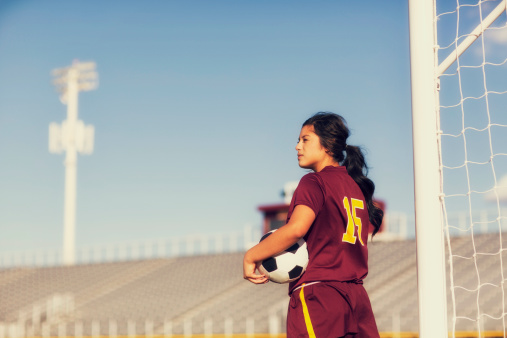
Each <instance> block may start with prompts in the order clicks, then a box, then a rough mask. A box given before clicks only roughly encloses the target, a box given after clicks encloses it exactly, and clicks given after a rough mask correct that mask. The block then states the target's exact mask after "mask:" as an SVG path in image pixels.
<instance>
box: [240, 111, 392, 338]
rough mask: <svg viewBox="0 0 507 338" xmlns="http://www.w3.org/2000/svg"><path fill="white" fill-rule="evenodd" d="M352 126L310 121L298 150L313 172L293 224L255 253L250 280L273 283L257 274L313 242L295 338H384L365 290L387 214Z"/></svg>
mask: <svg viewBox="0 0 507 338" xmlns="http://www.w3.org/2000/svg"><path fill="white" fill-rule="evenodd" d="M348 136H349V130H348V128H347V125H346V122H345V120H344V119H343V118H342V117H341V116H339V115H336V114H333V113H317V114H315V115H314V116H312V117H311V118H309V119H308V120H306V121H305V123H303V127H302V129H301V133H300V135H299V141H298V144H297V146H296V150H297V156H298V162H299V166H300V167H301V168H306V169H311V170H312V171H313V172H312V173H309V174H307V175H305V176H303V178H302V179H301V181H300V182H299V185H298V187H297V189H296V191H295V192H294V195H293V197H292V202H291V204H290V207H289V213H288V215H287V223H286V224H285V225H284V226H283V227H281V228H280V229H278V230H277V231H276V232H274V233H273V234H272V235H271V236H269V237H267V238H266V239H265V240H263V241H262V242H260V243H259V244H257V245H256V246H254V247H253V248H251V249H250V250H248V252H247V253H246V254H245V257H244V260H243V276H244V278H245V279H247V280H249V281H250V282H252V283H255V284H263V283H266V282H268V279H267V278H266V276H264V275H262V274H258V273H257V272H256V269H257V266H258V265H259V264H260V262H262V261H263V260H264V259H266V258H268V257H271V256H273V255H275V254H277V253H279V252H281V251H283V250H285V249H287V248H289V247H290V246H291V245H293V244H294V243H296V242H297V241H298V240H299V239H300V238H303V237H304V239H305V240H306V243H307V246H308V254H309V263H308V267H307V268H306V271H305V273H304V274H303V275H302V276H301V278H299V279H298V280H296V281H294V282H292V283H291V284H290V285H289V294H290V297H291V298H290V303H289V311H288V315H287V337H288V338H294V337H319V338H330V337H333V338H336V337H347V338H348V337H355V338H375V337H379V333H378V330H377V325H376V323H375V318H374V317H373V312H372V309H371V305H370V300H369V298H368V295H367V294H366V291H365V289H364V288H363V285H362V284H363V279H364V278H365V277H366V275H367V273H368V262H367V261H368V251H367V247H366V242H367V240H368V229H369V227H370V226H373V234H375V233H376V232H377V231H378V230H379V228H380V224H381V222H382V217H383V212H382V210H380V209H379V208H377V207H376V206H375V205H374V204H373V191H374V189H375V185H374V184H373V182H372V181H371V180H370V179H369V178H367V177H366V171H367V166H366V163H365V160H364V157H363V154H362V152H361V150H360V149H359V148H358V147H355V146H351V145H347V143H346V141H347V138H348Z"/></svg>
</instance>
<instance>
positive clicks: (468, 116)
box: [410, 0, 507, 338]
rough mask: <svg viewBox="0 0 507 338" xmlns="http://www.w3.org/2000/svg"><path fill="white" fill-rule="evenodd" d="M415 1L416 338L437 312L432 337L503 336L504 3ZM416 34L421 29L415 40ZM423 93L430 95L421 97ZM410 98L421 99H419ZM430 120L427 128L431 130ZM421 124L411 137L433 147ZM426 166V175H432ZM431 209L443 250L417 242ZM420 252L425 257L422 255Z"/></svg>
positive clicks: (506, 271) (426, 238)
mask: <svg viewBox="0 0 507 338" xmlns="http://www.w3.org/2000/svg"><path fill="white" fill-rule="evenodd" d="M423 2H424V1H419V2H417V1H416V0H410V5H411V8H410V21H411V22H410V25H411V27H410V28H411V41H410V43H411V63H412V64H411V69H412V109H413V116H414V120H413V121H414V122H413V123H414V171H415V181H416V227H417V228H418V229H417V236H418V237H420V238H417V245H418V275H419V276H418V283H419V302H420V305H419V312H420V316H419V318H420V326H421V327H420V332H421V337H423V338H424V337H430V336H432V335H434V336H433V337H436V336H437V334H436V333H435V332H436V331H435V330H434V331H433V333H431V334H426V333H428V332H429V331H430V330H432V329H433V328H431V329H428V327H429V326H431V325H428V324H429V323H431V320H428V318H430V316H431V312H432V311H433V312H435V311H436V312H438V311H440V310H439V309H437V307H443V308H444V310H443V312H442V313H441V314H443V317H445V315H447V320H446V321H445V320H444V325H442V327H443V329H442V330H441V331H440V333H439V334H438V336H439V337H440V336H442V337H443V335H444V333H445V336H447V332H446V331H447V330H448V332H449V336H452V337H458V336H459V337H461V336H463V332H467V334H468V336H474V337H493V336H494V337H507V333H506V332H507V326H506V318H505V317H506V315H507V290H506V286H505V281H506V277H507V268H506V267H507V232H505V231H507V23H506V1H505V0H453V1H451V0H438V1H435V2H433V6H432V7H431V6H429V5H428V3H430V2H428V1H426V4H424V5H422V7H421V3H423ZM424 6H426V7H424ZM428 7H430V8H428ZM417 11H419V12H417ZM421 12H424V13H426V14H424V13H422V14H421ZM431 12H433V13H431ZM428 13H429V14H428ZM418 15H419V16H423V17H424V16H425V15H426V16H427V17H428V18H430V19H431V20H429V21H432V22H431V23H429V24H428V25H426V24H424V23H422V21H423V20H424V19H419V17H418ZM427 21H428V20H427ZM419 24H420V25H419ZM416 25H419V27H423V28H422V30H421V32H422V33H420V34H419V33H418V30H419V28H417V27H415V26H416ZM425 25H426V26H425ZM428 35H432V37H431V39H430V38H427V36H428ZM425 36H426V40H425ZM430 40H431V41H430ZM421 41H422V44H420V42H421ZM430 42H432V43H433V45H431V43H430ZM418 46H419V47H418ZM418 48H419V49H418ZM428 49H432V55H429V58H431V57H433V60H428V58H426V61H429V62H426V61H420V58H419V55H416V54H421V53H422V52H421V51H423V52H424V53H425V52H426V51H427V50H428ZM425 62H426V65H429V67H427V68H426V70H429V73H430V75H429V76H430V78H428V77H426V78H425V79H426V80H428V81H426V82H424V81H425V80H424V77H425V75H424V74H422V73H420V74H419V75H418V71H419V70H418V67H424V65H423V64H424V63H425ZM423 73H424V70H423ZM431 77H432V79H431ZM421 79H422V80H421ZM429 80H431V81H432V83H431V84H430V85H429V86H428V85H427V84H428V83H429V82H430V81H429ZM428 87H432V88H429V91H427V88H428ZM420 91H427V94H428V95H426V96H424V95H423V96H420V93H419V92H420ZM424 98H430V100H429V101H431V103H430V106H429V107H426V108H422V109H420V110H421V114H419V113H417V110H418V109H419V107H418V105H420V104H423V103H422V102H423V101H425V99H424ZM418 114H419V115H418ZM425 114H426V115H425ZM433 115H435V117H436V119H434V120H433V121H431V119H432V118H433ZM418 116H419V117H418ZM421 116H422V117H421ZM428 119H429V120H430V123H429V124H428V125H426V126H424V127H421V128H426V129H433V130H429V134H430V135H433V136H431V137H432V138H433V139H432V140H430V139H425V140H424V139H418V137H419V136H418V135H419V134H421V132H420V131H418V128H419V126H418V123H420V122H421V121H425V120H428ZM432 122H433V123H432ZM432 124H433V125H432ZM431 133H433V134H431ZM425 142H426V144H424V143H425ZM429 143H431V144H433V143H435V144H436V145H435V153H431V154H429V153H430V152H431V151H430V152H427V151H426V150H427V148H428V146H427V145H428V144H429ZM430 148H431V146H430ZM428 154H429V155H428ZM425 156H428V157H425ZM434 157H436V158H437V160H436V162H435V163H437V165H436V166H435V167H436V170H433V167H432V163H433V162H432V161H433V158H434ZM428 159H430V160H429V161H428V162H429V164H428V169H427V171H435V172H438V174H437V175H436V176H434V177H431V175H430V176H427V175H426V173H425V172H424V170H425V169H424V163H422V162H424V161H426V160H428ZM435 177H436V180H438V181H439V182H438V188H437V190H433V191H431V192H430V195H432V196H430V197H429V198H428V199H427V200H428V201H429V203H427V204H425V206H424V207H422V203H421V201H422V200H423V199H426V197H424V196H423V195H421V194H420V193H419V195H418V192H417V190H418V187H419V190H421V187H422V190H424V189H425V187H424V186H425V185H432V183H431V181H435ZM433 183H434V182H433ZM418 184H419V185H418ZM435 195H438V196H435ZM435 200H438V203H437V204H438V205H437V208H436V209H437V211H436V213H438V218H434V219H433V220H436V221H437V222H435V223H439V224H440V225H441V226H439V227H437V228H439V231H440V232H441V233H442V232H443V234H442V236H441V238H442V241H441V242H443V243H440V242H439V241H438V238H440V234H438V233H437V232H433V233H431V235H425V232H426V230H424V232H423V229H422V228H424V227H432V226H433V225H430V224H428V219H424V218H423V217H422V216H421V214H425V213H434V211H435V208H434V207H433V206H434V205H435V204H432V201H435ZM418 203H420V204H419V206H418ZM418 214H419V215H418ZM418 216H419V217H418ZM432 240H434V244H433V245H434V251H439V250H440V247H439V246H440V244H442V245H441V247H442V255H441V258H442V259H444V257H445V270H444V269H442V270H444V271H445V273H444V274H443V275H442V277H443V278H442V284H443V285H444V289H445V290H444V292H443V293H440V294H439V293H438V292H435V293H434V294H433V295H432V292H431V289H430V288H426V291H424V290H423V289H424V288H425V285H427V284H428V283H427V282H425V278H426V279H431V278H432V271H435V272H436V274H435V278H436V279H439V278H440V277H439V276H438V273H439V267H438V266H434V267H431V265H438V264H435V262H438V261H435V260H434V261H433V263H432V262H430V261H429V260H426V258H425V256H426V255H428V254H429V255H431V254H432V253H431V244H428V242H431V241H432ZM425 246H426V247H427V248H429V250H426V249H424V250H423V249H422V248H423V247H425ZM435 257H436V256H435ZM422 261H425V262H422ZM441 265H442V266H444V264H441ZM428 266H430V267H429V268H428ZM432 269H433V270H432ZM435 285H437V286H438V283H436V284H433V288H434V289H435ZM436 289H438V287H437V288H436ZM432 297H433V298H435V297H436V298H438V297H440V298H444V303H443V304H442V306H438V305H435V304H438V302H434V303H431V302H430V301H427V298H432ZM445 298H447V301H445ZM429 303H430V305H429V306H428V304H429ZM431 304H432V305H431ZM425 307H426V308H425ZM431 307H433V309H431ZM445 308H447V309H446V310H445ZM445 322H447V327H446V328H445ZM442 332H443V333H442Z"/></svg>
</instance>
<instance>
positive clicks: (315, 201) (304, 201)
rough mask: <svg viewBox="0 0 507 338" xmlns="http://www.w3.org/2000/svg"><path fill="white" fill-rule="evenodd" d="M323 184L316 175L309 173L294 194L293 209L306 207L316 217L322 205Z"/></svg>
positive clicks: (302, 179)
mask: <svg viewBox="0 0 507 338" xmlns="http://www.w3.org/2000/svg"><path fill="white" fill-rule="evenodd" d="M324 196H325V191H324V184H323V183H322V180H321V179H320V177H318V176H317V175H315V174H313V173H311V174H307V175H305V176H303V178H301V181H299V184H298V187H297V188H296V191H295V192H294V207H296V206H297V205H306V206H307V207H309V208H310V209H312V210H313V212H314V213H315V216H317V215H318V214H319V212H320V210H321V209H322V206H323V205H324V199H325V197H324Z"/></svg>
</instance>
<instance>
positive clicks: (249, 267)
mask: <svg viewBox="0 0 507 338" xmlns="http://www.w3.org/2000/svg"><path fill="white" fill-rule="evenodd" d="M258 267H259V264H257V263H256V262H254V261H252V260H251V259H250V257H249V254H248V252H247V253H246V254H245V257H244V258H243V278H244V279H246V280H248V281H249V282H252V283H254V284H265V283H267V282H269V279H268V278H267V277H266V276H264V275H260V274H257V273H256V272H255V271H256V270H257V268H258Z"/></svg>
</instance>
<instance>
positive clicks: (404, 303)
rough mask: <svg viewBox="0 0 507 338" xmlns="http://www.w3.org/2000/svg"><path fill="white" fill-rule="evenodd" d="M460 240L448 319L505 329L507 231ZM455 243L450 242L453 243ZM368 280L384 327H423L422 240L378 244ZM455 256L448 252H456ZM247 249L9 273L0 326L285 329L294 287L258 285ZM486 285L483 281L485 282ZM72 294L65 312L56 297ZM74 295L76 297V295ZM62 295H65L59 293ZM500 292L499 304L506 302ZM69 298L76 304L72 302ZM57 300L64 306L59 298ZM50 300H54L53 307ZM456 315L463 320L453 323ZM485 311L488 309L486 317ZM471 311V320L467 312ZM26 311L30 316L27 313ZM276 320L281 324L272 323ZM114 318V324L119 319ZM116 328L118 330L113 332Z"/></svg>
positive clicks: (121, 330)
mask: <svg viewBox="0 0 507 338" xmlns="http://www.w3.org/2000/svg"><path fill="white" fill-rule="evenodd" d="M501 237H502V238H500V236H499V235H498V234H496V235H493V234H485V235H476V236H474V237H473V243H471V240H470V238H467V237H456V238H453V239H452V240H451V243H450V249H451V250H450V251H451V254H452V257H451V259H452V261H453V270H454V274H453V278H452V279H451V278H448V284H449V287H452V288H453V289H454V290H455V300H456V308H454V307H453V306H452V302H451V293H450V292H448V294H449V305H448V312H449V324H450V325H451V326H453V325H455V326H456V328H457V329H459V330H477V328H478V327H481V328H482V329H486V330H500V329H503V326H502V325H503V324H502V320H501V319H495V318H497V317H501V316H502V314H503V312H504V311H505V309H503V308H502V306H503V305H502V301H501V300H502V299H504V297H505V295H504V290H503V289H502V287H503V281H504V274H505V273H506V272H507V271H505V269H502V268H501V267H502V266H503V265H502V264H503V260H505V262H507V260H506V259H507V256H506V255H505V253H504V251H503V250H501V248H503V247H505V245H506V244H507V235H504V234H502V236H501ZM447 249H449V248H447ZM369 250H370V251H369V264H370V272H369V275H368V277H367V278H366V281H365V287H366V289H367V291H368V293H369V295H370V298H371V301H372V306H373V309H374V312H375V316H376V319H377V324H378V326H379V329H380V330H381V331H417V330H418V305H417V304H418V303H417V276H416V256H415V241H414V240H403V241H401V240H400V241H378V240H373V241H372V242H371V243H370V244H369ZM447 252H448V254H449V250H447ZM242 257H243V253H241V252H239V253H229V254H221V255H205V256H193V257H179V258H175V257H173V258H167V259H150V260H143V261H129V262H116V263H102V264H87V265H76V266H68V267H65V266H60V267H46V268H9V269H3V270H0V323H4V324H3V325H7V324H9V323H18V322H20V320H22V321H23V322H24V323H25V324H26V327H27V330H28V326H30V327H34V328H33V331H34V332H33V333H34V334H41V332H42V330H44V327H43V326H44V325H45V330H49V332H51V333H52V334H57V333H58V332H59V331H58V330H64V331H65V332H66V333H69V334H74V333H76V332H77V330H81V331H82V333H83V334H92V333H93V331H94V330H95V333H97V332H96V331H97V330H99V332H100V333H101V334H108V333H109V332H111V330H114V331H115V332H117V333H118V334H127V333H128V331H129V328H130V330H132V328H134V329H135V330H136V332H138V333H141V334H142V333H144V332H146V331H151V332H154V333H157V332H158V333H163V332H164V330H168V327H169V329H170V330H171V332H173V333H184V332H188V330H191V331H192V332H193V333H203V332H215V333H223V332H225V331H227V330H232V332H247V331H249V330H250V331H252V330H253V331H255V332H269V331H272V330H273V325H274V326H277V329H279V330H281V331H283V330H284V316H285V314H286V307H287V303H288V296H287V286H286V285H277V284H274V283H268V284H266V285H253V284H251V283H248V282H246V281H244V280H243V278H242ZM479 286H480V287H479ZM58 295H65V297H71V301H69V304H67V305H65V306H64V307H60V308H58V310H57V309H56V305H55V304H57V303H58V302H56V300H58V299H60V303H61V299H66V300H68V299H69V298H65V297H63V296H61V297H60V296H58ZM69 295H70V296H69ZM58 297H60V298H58ZM499 299H500V301H499ZM66 302H67V301H66ZM60 303H58V304H60ZM48 304H53V305H52V306H53V308H52V310H51V311H49V310H48ZM453 312H456V315H457V319H456V322H455V323H453V322H452V321H451V318H452V314H453ZM479 313H480V314H481V315H480V316H479V315H478V314H479ZM461 317H466V318H461ZM20 318H21V319H20ZM273 318H278V321H275V322H273ZM111 323H114V325H113V324H111ZM112 327H114V329H112Z"/></svg>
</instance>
